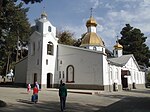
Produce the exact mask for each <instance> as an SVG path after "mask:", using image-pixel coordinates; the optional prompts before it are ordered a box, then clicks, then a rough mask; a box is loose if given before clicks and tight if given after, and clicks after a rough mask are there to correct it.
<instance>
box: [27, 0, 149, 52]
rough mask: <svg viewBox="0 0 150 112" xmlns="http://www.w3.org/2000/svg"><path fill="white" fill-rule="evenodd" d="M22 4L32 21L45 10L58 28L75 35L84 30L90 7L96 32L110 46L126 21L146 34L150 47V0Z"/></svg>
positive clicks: (64, 0) (49, 0) (52, 0)
mask: <svg viewBox="0 0 150 112" xmlns="http://www.w3.org/2000/svg"><path fill="white" fill-rule="evenodd" d="M25 6H27V7H30V10H29V12H28V18H29V22H30V23H31V24H34V20H35V19H37V18H39V17H40V15H41V13H42V12H43V11H45V12H46V13H47V15H48V19H49V21H50V22H51V23H52V24H53V25H54V26H55V27H56V28H57V29H58V30H61V31H63V30H69V31H70V32H72V33H74V36H75V38H80V37H81V35H82V34H83V33H85V32H86V25H85V24H86V21H87V20H88V19H89V17H90V8H93V17H94V18H95V19H96V21H97V23H98V26H97V33H98V35H99V36H100V37H101V38H102V40H103V41H104V42H105V46H106V47H107V48H108V49H110V50H112V49H113V46H114V44H115V41H116V36H117V35H118V36H119V37H120V31H121V30H122V28H123V27H125V24H128V23H129V24H130V25H131V26H132V27H134V28H139V29H140V30H141V31H142V33H144V34H145V36H147V37H148V38H147V41H146V44H147V45H148V46H149V47H150V0H43V2H41V3H35V4H28V5H25ZM43 7H45V8H43Z"/></svg>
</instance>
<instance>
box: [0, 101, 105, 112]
mask: <svg viewBox="0 0 150 112" xmlns="http://www.w3.org/2000/svg"><path fill="white" fill-rule="evenodd" d="M17 102H18V103H17V104H16V105H15V104H13V105H11V104H10V105H8V106H7V107H5V108H0V112H60V103H59V102H52V101H49V102H48V101H40V102H38V103H37V104H34V103H32V102H30V101H29V100H23V99H17ZM101 108H103V107H100V106H95V105H91V104H80V103H70V102H67V104H66V110H65V112H94V111H97V110H100V109H101Z"/></svg>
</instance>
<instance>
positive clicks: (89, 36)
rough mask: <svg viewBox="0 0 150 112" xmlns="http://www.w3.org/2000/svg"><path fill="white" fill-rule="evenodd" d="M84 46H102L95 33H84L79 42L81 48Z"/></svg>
mask: <svg viewBox="0 0 150 112" xmlns="http://www.w3.org/2000/svg"><path fill="white" fill-rule="evenodd" d="M85 45H98V46H104V44H103V41H102V39H101V38H99V37H98V36H97V34H96V33H95V32H90V33H86V34H85V36H84V37H83V39H82V41H81V46H85Z"/></svg>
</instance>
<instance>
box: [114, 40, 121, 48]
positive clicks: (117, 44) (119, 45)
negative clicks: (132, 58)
mask: <svg viewBox="0 0 150 112" xmlns="http://www.w3.org/2000/svg"><path fill="white" fill-rule="evenodd" d="M114 48H115V49H122V48H123V46H122V45H121V44H119V43H118V42H117V43H116V45H114Z"/></svg>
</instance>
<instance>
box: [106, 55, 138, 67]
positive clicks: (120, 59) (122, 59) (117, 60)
mask: <svg viewBox="0 0 150 112" xmlns="http://www.w3.org/2000/svg"><path fill="white" fill-rule="evenodd" d="M130 58H133V60H134V62H135V64H136V65H137V67H138V68H139V69H140V67H139V65H138V63H137V61H136V59H135V58H134V56H133V54H128V55H122V56H120V57H117V58H109V59H108V60H109V61H110V63H111V64H114V65H119V66H124V65H125V64H126V63H127V62H128V61H129V59H130Z"/></svg>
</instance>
